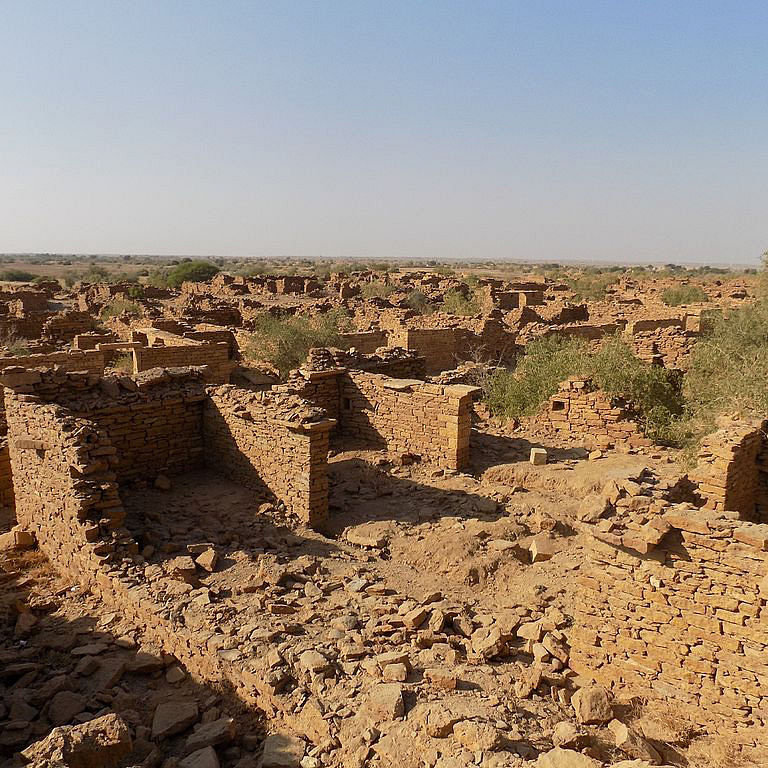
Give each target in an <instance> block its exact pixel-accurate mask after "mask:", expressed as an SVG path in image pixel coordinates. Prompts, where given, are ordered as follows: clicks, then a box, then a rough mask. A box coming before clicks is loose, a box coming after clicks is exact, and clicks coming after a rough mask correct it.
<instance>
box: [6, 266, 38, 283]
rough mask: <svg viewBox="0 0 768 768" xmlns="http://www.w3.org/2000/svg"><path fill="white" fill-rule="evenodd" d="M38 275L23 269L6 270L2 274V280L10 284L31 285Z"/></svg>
mask: <svg viewBox="0 0 768 768" xmlns="http://www.w3.org/2000/svg"><path fill="white" fill-rule="evenodd" d="M36 277H37V275H34V274H32V272H25V271H24V270H23V269H5V270H3V271H2V272H0V280H3V281H4V282H8V283H30V282H32V281H33V280H34V279H35V278H36Z"/></svg>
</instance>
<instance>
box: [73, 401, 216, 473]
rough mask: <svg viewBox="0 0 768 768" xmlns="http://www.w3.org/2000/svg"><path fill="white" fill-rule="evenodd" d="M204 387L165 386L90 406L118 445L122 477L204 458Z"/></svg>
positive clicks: (182, 467) (188, 465)
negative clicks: (120, 400) (138, 397)
mask: <svg viewBox="0 0 768 768" xmlns="http://www.w3.org/2000/svg"><path fill="white" fill-rule="evenodd" d="M204 399H205V393H204V391H202V388H200V390H199V391H196V392H192V393H184V392H183V391H182V390H179V391H168V392H167V393H163V394H160V393H157V395H156V396H151V397H146V398H142V399H141V400H137V401H133V402H130V401H126V402H124V403H115V404H114V405H109V406H106V407H104V408H99V409H96V410H93V411H89V412H88V415H89V417H90V418H91V419H92V420H93V421H94V423H96V424H98V426H99V429H102V430H104V431H106V433H107V434H108V435H109V437H110V439H111V441H112V444H113V445H114V446H115V448H116V450H117V456H118V460H117V462H116V466H115V472H116V473H117V478H118V480H119V481H120V482H123V481H126V480H135V479H138V478H145V479H153V478H155V477H156V476H157V475H158V474H162V473H165V474H174V473H178V472H186V471H188V470H190V469H194V468H195V467H197V466H201V465H202V463H203V422H202V416H203V400H204Z"/></svg>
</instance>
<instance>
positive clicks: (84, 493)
mask: <svg viewBox="0 0 768 768" xmlns="http://www.w3.org/2000/svg"><path fill="white" fill-rule="evenodd" d="M35 377H38V379H39V374H35V373H34V372H19V373H15V374H12V375H11V376H7V375H6V376H4V379H5V381H6V383H10V384H11V385H15V384H18V383H21V382H23V381H24V380H25V379H26V380H27V381H30V382H31V383H32V385H33V387H34V384H35V381H34V379H35ZM22 388H23V389H28V387H25V386H22ZM4 395H5V409H6V414H7V419H8V428H9V436H8V447H9V453H10V460H11V468H12V473H13V484H14V490H15V502H16V518H17V520H18V523H19V525H20V526H22V527H23V528H24V529H26V530H29V531H31V532H32V533H34V534H35V536H36V538H37V541H38V544H39V546H40V548H41V549H42V551H43V552H44V553H45V554H46V555H47V556H48V557H49V558H50V559H51V560H53V561H57V562H59V563H61V564H63V565H64V566H65V567H66V569H67V571H70V572H72V573H73V574H78V573H79V572H81V571H83V570H89V569H90V570H93V569H95V568H98V566H99V564H100V562H101V556H102V555H104V554H106V551H107V549H106V548H105V547H104V544H103V542H102V541H101V538H102V536H103V535H104V534H107V533H109V532H111V531H113V530H115V529H117V528H118V527H119V526H120V524H121V523H122V520H123V517H124V510H123V507H122V502H121V500H120V496H119V494H118V486H117V483H116V479H117V477H116V474H115V472H114V464H115V463H116V454H117V451H116V449H115V447H114V446H113V445H112V444H111V442H110V440H109V438H108V436H107V435H105V434H104V433H103V431H101V430H100V429H99V428H98V426H97V425H96V424H95V423H94V422H92V421H90V420H89V419H83V418H77V417H75V416H74V415H73V414H72V413H71V412H70V411H68V409H66V408H63V407H61V406H59V405H57V404H54V403H47V402H45V400H43V399H41V398H39V397H37V396H36V395H34V394H25V393H19V392H16V391H14V390H13V389H10V388H9V387H8V386H6V388H5V390H4Z"/></svg>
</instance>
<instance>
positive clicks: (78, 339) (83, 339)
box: [72, 333, 118, 350]
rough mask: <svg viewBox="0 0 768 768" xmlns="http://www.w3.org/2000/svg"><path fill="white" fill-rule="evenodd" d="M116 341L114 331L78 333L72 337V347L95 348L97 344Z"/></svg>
mask: <svg viewBox="0 0 768 768" xmlns="http://www.w3.org/2000/svg"><path fill="white" fill-rule="evenodd" d="M115 341H118V339H117V337H116V336H115V334H114V333H79V334H78V335H77V336H75V338H74V339H72V348H73V349H80V350H86V349H96V348H97V347H98V346H99V344H110V343H112V342H115Z"/></svg>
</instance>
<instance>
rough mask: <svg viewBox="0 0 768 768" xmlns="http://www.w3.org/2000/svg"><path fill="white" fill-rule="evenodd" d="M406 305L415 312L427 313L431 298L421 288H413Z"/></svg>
mask: <svg viewBox="0 0 768 768" xmlns="http://www.w3.org/2000/svg"><path fill="white" fill-rule="evenodd" d="M405 303H406V305H407V306H408V307H409V308H410V309H412V310H413V311H414V312H418V313H419V314H420V315H425V314H427V313H428V312H429V310H430V304H429V299H428V298H427V297H426V296H425V295H424V294H423V293H422V292H421V291H419V290H413V291H411V292H410V293H409V294H408V297H407V298H406V300H405Z"/></svg>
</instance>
